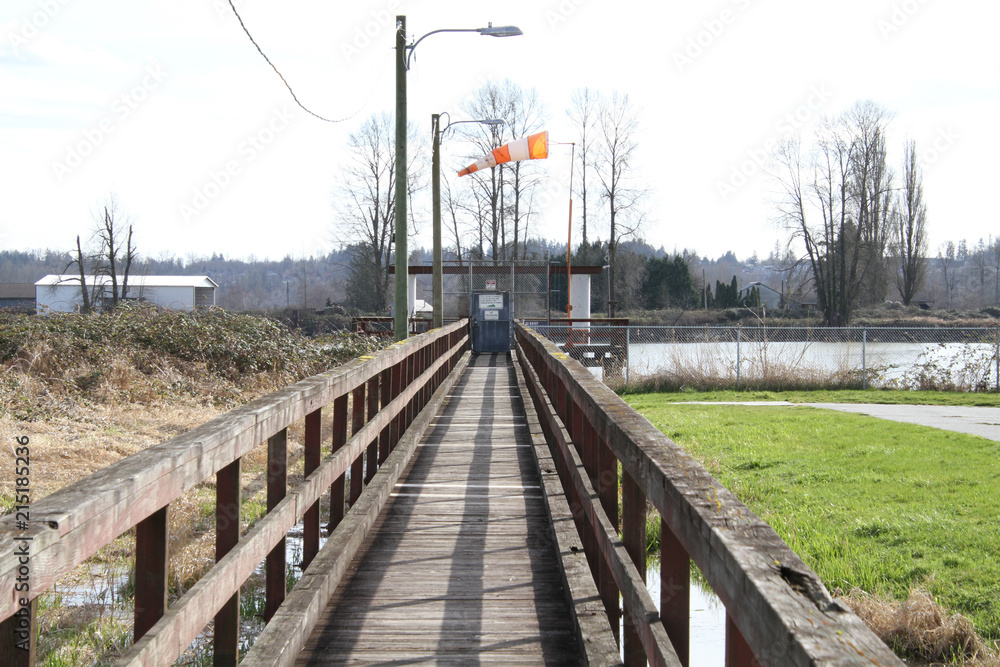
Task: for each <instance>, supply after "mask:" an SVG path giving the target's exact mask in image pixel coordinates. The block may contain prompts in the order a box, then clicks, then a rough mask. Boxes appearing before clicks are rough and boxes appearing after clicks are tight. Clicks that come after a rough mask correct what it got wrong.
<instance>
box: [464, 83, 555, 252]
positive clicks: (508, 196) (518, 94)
mask: <svg viewBox="0 0 1000 667" xmlns="http://www.w3.org/2000/svg"><path fill="white" fill-rule="evenodd" d="M462 111H463V113H464V114H465V115H467V116H468V117H469V118H472V119H485V118H499V119H502V120H504V121H505V122H504V124H503V125H488V126H487V125H477V124H471V123H470V124H468V125H463V126H462V127H463V128H464V134H465V136H466V138H467V139H469V141H471V142H472V144H473V146H474V147H475V148H474V153H473V154H470V155H467V156H465V157H466V159H478V158H479V157H481V156H483V155H485V154H488V153H489V152H491V151H492V150H493V149H495V148H499V147H500V146H502V145H504V144H505V143H508V142H509V141H512V140H514V139H519V138H521V137H524V136H527V135H528V134H531V133H532V132H535V131H537V130H539V129H540V127H541V124H542V121H543V120H544V118H545V109H544V106H543V105H542V103H541V102H540V100H539V99H538V94H537V93H536V92H535V90H534V89H533V88H532V89H524V88H522V87H521V86H519V85H517V84H516V83H514V82H512V81H511V80H509V79H507V80H505V81H503V82H501V83H497V82H494V81H489V82H487V83H485V84H484V85H483V86H482V87H480V88H479V89H478V90H477V91H476V92H475V93H474V94H473V96H472V97H471V98H470V100H469V101H468V102H466V103H464V104H463V105H462ZM538 171H539V167H538V165H536V164H533V163H531V162H513V163H508V164H506V165H499V166H496V167H492V168H490V169H489V170H485V169H484V170H480V171H477V172H475V173H474V174H472V175H471V176H470V177H469V178H470V179H471V181H472V187H471V192H472V195H473V197H474V198H475V200H476V202H475V204H474V205H472V206H470V207H469V209H470V210H471V211H474V212H475V213H476V214H477V218H476V219H477V224H478V230H477V235H478V237H479V238H481V239H482V240H483V242H481V243H480V244H479V249H480V254H481V255H483V256H485V254H486V248H485V247H484V245H485V243H484V242H485V241H486V240H489V242H490V246H491V248H490V255H491V256H492V258H493V260H494V261H501V260H506V259H507V258H508V256H509V257H511V258H514V257H516V256H517V249H518V246H519V245H521V244H522V242H523V240H525V239H527V238H528V234H527V225H528V222H529V218H530V213H531V205H530V204H531V198H532V196H533V192H534V190H535V188H536V187H537V185H538V183H539V178H538V176H537V173H538ZM508 200H509V202H510V203H509V204H508V203H507V202H508ZM508 218H509V219H510V220H511V222H512V225H511V232H512V233H510V234H508V229H507V221H508ZM508 250H509V251H510V252H509V253H508Z"/></svg>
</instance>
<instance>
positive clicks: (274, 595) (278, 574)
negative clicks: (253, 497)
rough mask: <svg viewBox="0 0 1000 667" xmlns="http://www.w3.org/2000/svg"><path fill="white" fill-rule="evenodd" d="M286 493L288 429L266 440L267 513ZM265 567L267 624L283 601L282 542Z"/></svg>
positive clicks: (283, 549)
mask: <svg viewBox="0 0 1000 667" xmlns="http://www.w3.org/2000/svg"><path fill="white" fill-rule="evenodd" d="M287 491H288V430H287V429H281V430H280V431H278V432H277V433H275V434H274V435H272V436H271V437H270V438H268V439H267V511H268V512H270V511H271V510H273V509H274V508H275V507H276V506H277V505H278V503H280V502H281V501H282V500H284V498H285V494H286V493H287ZM265 563H266V564H265V566H264V576H265V584H264V587H265V593H264V621H265V622H267V621H270V620H271V617H272V616H274V613H275V612H276V611H278V607H279V606H281V603H282V602H284V600H285V592H286V590H285V566H286V556H285V539H284V538H282V539H281V541H279V542H278V544H276V545H275V546H274V548H273V549H271V552H270V553H269V554H267V560H266V561H265Z"/></svg>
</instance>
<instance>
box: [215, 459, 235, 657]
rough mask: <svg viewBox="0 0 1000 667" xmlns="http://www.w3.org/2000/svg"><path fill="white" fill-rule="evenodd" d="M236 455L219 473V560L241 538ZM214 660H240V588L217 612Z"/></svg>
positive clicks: (216, 522) (216, 550) (217, 502)
mask: <svg viewBox="0 0 1000 667" xmlns="http://www.w3.org/2000/svg"><path fill="white" fill-rule="evenodd" d="M241 468H242V465H241V459H236V460H235V461H233V462H232V463H230V464H229V465H227V466H226V467H224V468H222V469H221V470H219V472H217V473H215V562H216V563H218V562H219V561H220V560H221V559H222V557H223V556H225V555H226V554H227V553H229V551H230V549H232V548H233V547H235V546H236V544H237V543H238V542H239V541H240V469H241ZM212 641H213V650H212V664H213V665H215V667H232V666H234V665H236V664H237V663H238V662H239V660H240V656H239V645H240V592H239V591H236V592H235V593H234V594H233V595H232V596H231V597H230V598H229V600H227V601H226V603H225V604H224V605H223V606H222V609H220V610H219V613H217V614H216V615H215V633H214V639H213V640H212Z"/></svg>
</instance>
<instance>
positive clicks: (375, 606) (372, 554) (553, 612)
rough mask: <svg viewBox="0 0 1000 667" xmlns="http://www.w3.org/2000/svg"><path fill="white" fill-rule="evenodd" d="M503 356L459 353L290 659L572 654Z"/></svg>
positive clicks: (527, 444) (321, 661) (550, 658)
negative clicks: (444, 394) (379, 506)
mask: <svg viewBox="0 0 1000 667" xmlns="http://www.w3.org/2000/svg"><path fill="white" fill-rule="evenodd" d="M510 363H511V362H510V358H509V356H508V355H503V354H500V355H488V354H481V355H478V356H474V357H473V359H472V361H471V362H470V364H469V366H468V368H467V369H466V370H465V373H464V375H463V377H462V378H461V379H460V380H459V381H458V383H457V384H456V385H455V388H454V390H453V393H452V395H451V396H450V397H449V398H448V399H447V401H446V402H445V403H444V404H443V406H442V409H441V411H440V412H439V413H438V415H437V417H436V418H435V421H434V422H433V423H432V426H431V428H430V429H429V430H428V431H427V433H426V434H425V435H424V437H423V439H422V440H421V441H420V443H419V445H418V450H417V453H416V454H415V455H414V457H413V461H412V462H411V464H410V466H409V469H408V470H407V471H406V473H405V474H404V475H403V476H402V477H401V478H400V481H399V483H398V484H397V485H396V488H395V489H394V492H393V494H392V496H393V497H392V499H391V501H390V502H389V504H388V505H387V506H386V508H385V510H384V511H383V512H382V514H381V515H380V517H379V519H378V523H377V524H376V526H375V528H374V529H373V531H372V534H371V536H370V537H369V539H368V542H367V543H366V545H365V547H364V548H363V549H362V550H361V551H360V552H359V554H358V556H357V557H356V558H355V559H354V561H353V562H352V564H351V566H350V568H349V570H348V573H347V575H345V577H344V580H343V582H342V583H341V585H340V587H339V588H338V589H337V591H336V592H335V593H334V596H333V598H332V599H331V601H330V604H329V606H328V607H327V610H326V611H325V612H324V614H323V615H322V617H321V618H320V621H319V624H318V625H317V627H316V630H315V631H314V632H313V634H312V636H311V637H310V639H309V640H308V641H307V643H306V645H305V649H304V650H303V652H302V654H301V656H300V658H299V660H298V662H297V663H296V664H299V665H332V664H393V665H403V664H406V665H412V664H423V663H434V664H442V663H452V664H462V665H475V664H481V663H502V664H517V663H522V664H523V663H532V664H541V663H545V664H580V663H581V662H582V660H581V657H580V653H579V648H578V646H579V644H578V641H579V640H578V638H577V637H576V634H575V631H574V627H573V620H572V615H571V613H570V609H569V604H568V602H567V600H566V595H565V593H564V591H563V584H562V580H561V575H560V570H559V565H558V561H557V554H556V553H555V549H554V548H552V540H551V539H549V538H548V535H549V534H550V533H551V528H550V526H549V525H548V518H547V515H546V509H545V505H544V500H543V494H542V491H541V488H540V482H539V476H538V472H537V466H536V464H535V461H534V458H533V454H532V449H531V439H530V434H529V433H528V429H527V422H526V418H525V414H524V406H523V404H522V402H521V397H520V395H519V392H518V389H517V381H516V378H515V375H514V371H513V369H512V367H511V365H510Z"/></svg>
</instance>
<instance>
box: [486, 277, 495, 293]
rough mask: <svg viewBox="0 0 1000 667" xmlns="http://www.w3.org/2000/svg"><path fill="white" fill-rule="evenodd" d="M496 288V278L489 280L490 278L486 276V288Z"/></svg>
mask: <svg viewBox="0 0 1000 667" xmlns="http://www.w3.org/2000/svg"><path fill="white" fill-rule="evenodd" d="M496 288H497V281H496V280H491V279H489V278H487V279H486V289H491V290H495V289H496Z"/></svg>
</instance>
